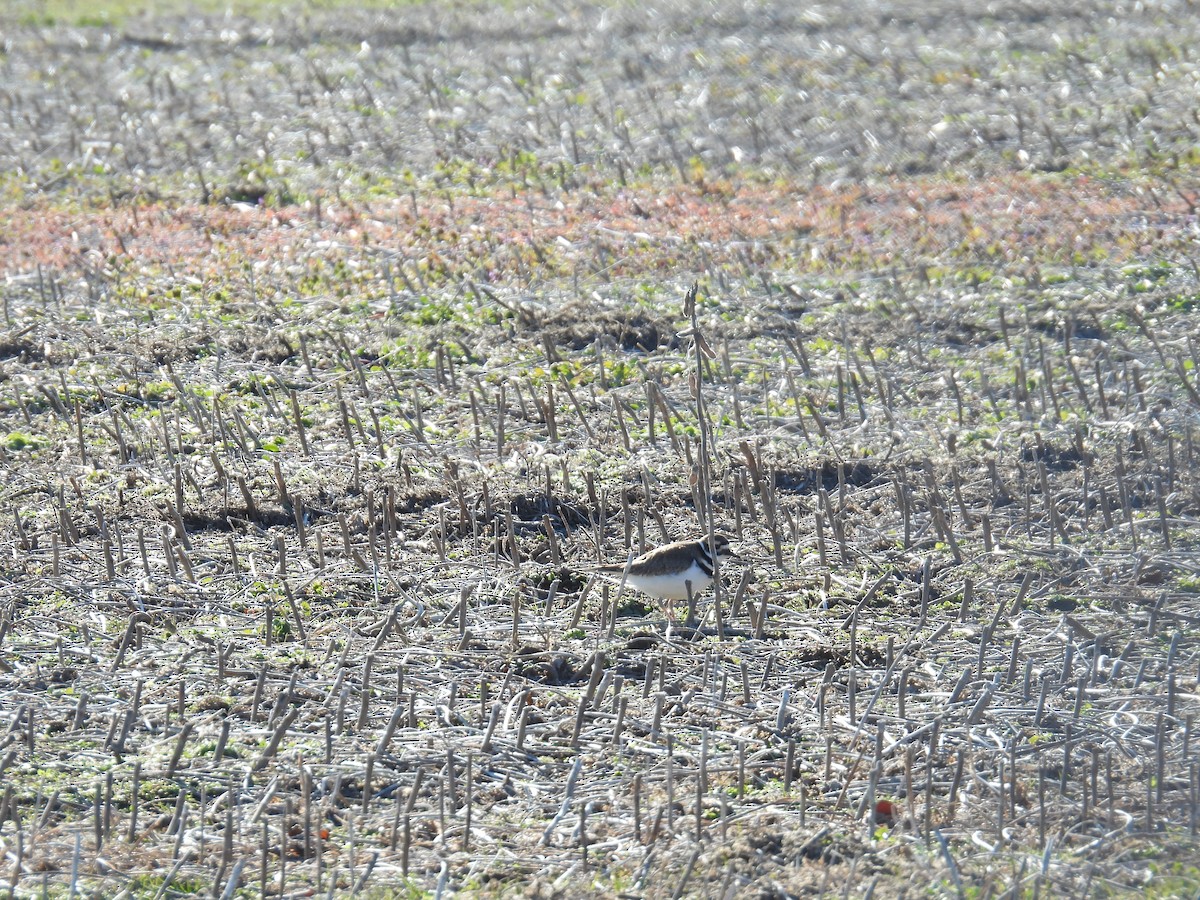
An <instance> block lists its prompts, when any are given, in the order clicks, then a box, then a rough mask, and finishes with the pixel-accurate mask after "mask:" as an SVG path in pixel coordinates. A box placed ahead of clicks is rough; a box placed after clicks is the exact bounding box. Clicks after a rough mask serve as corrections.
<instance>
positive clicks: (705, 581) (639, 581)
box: [617, 562, 712, 600]
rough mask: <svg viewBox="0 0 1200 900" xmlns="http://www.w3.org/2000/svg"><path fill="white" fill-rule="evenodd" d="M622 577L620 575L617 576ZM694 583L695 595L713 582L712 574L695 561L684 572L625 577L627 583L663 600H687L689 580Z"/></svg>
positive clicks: (693, 590)
mask: <svg viewBox="0 0 1200 900" xmlns="http://www.w3.org/2000/svg"><path fill="white" fill-rule="evenodd" d="M617 577H618V578H619V577H620V576H619V575H618V576H617ZM688 581H691V583H692V595H693V596H695V595H696V594H699V593H700V592H701V591H703V590H705V589H706V588H707V587H708V586H709V585H710V584H712V576H711V575H708V574H706V573H705V571H704V570H703V569H701V568H700V567H699V566H698V565H696V564H695V563H694V562H693V563H692V565H691V566H690V567H689V568H688V569H687V570H686V571H684V572H680V573H677V574H675V575H633V574H630V576H629V577H628V578H626V579H625V583H626V584H627V585H629V586H631V587H635V588H637V589H638V590H639V591H641V592H642V593H644V594H649V595H650V596H651V597H659V598H661V599H663V600H686V599H687V596H688V587H687V582H688Z"/></svg>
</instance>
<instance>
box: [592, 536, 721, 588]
mask: <svg viewBox="0 0 1200 900" xmlns="http://www.w3.org/2000/svg"><path fill="white" fill-rule="evenodd" d="M714 551H715V552H716V557H717V559H718V560H721V561H722V562H723V561H724V560H726V559H729V558H731V557H733V556H735V554H734V552H733V551H732V550H730V549H729V538H727V537H725V535H723V534H717V535H714V536H713V544H712V547H711V548H710V547H709V545H708V538H701V539H699V540H695V541H676V542H675V543H674V544H666V545H664V546H662V547H658V548H657V549H654V550H651V551H649V552H647V553H643V554H642V555H641V556H639V557H637V558H636V559H634V560H633V561H632V562H630V563H629V573H628V574H627V575H626V576H625V583H626V584H627V585H629V586H630V587H633V588H636V589H637V590H639V591H641V592H642V593H643V594H649V595H650V596H651V597H657V598H658V599H660V600H686V599H688V592H689V589H690V592H691V595H692V596H693V597H695V596H696V595H697V594H699V593H700V592H701V591H703V590H705V589H706V588H707V587H708V586H709V585H710V584H712V582H713V552H714ZM596 571H598V572H602V573H604V574H606V575H615V576H616V577H617V578H620V577H621V574H622V573H624V572H625V564H624V563H614V564H612V565H606V566H599V567H598V568H597V569H596Z"/></svg>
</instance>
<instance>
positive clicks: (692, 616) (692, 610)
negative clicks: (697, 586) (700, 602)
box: [683, 578, 696, 628]
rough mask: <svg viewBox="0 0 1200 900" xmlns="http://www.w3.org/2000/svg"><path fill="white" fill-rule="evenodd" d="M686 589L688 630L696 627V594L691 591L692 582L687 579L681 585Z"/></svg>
mask: <svg viewBox="0 0 1200 900" xmlns="http://www.w3.org/2000/svg"><path fill="white" fill-rule="evenodd" d="M683 585H684V587H686V588H687V622H685V623H684V624H686V625H687V626H688V627H689V628H694V627H695V625H696V594H695V593H694V592H693V591H692V580H691V579H690V578H689V579H688V580H687V581H685V582H684V583H683Z"/></svg>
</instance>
